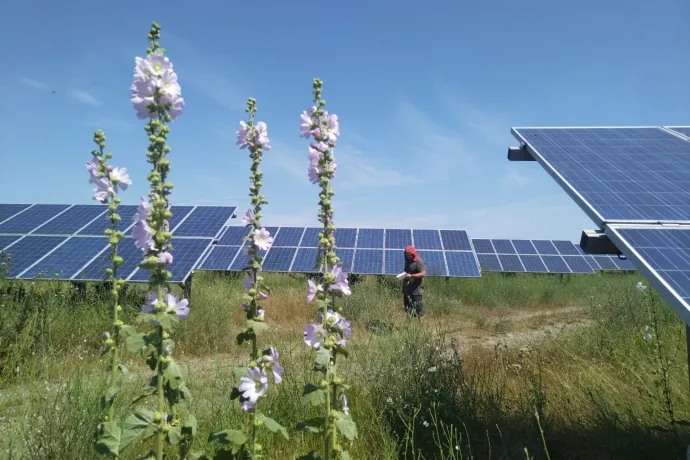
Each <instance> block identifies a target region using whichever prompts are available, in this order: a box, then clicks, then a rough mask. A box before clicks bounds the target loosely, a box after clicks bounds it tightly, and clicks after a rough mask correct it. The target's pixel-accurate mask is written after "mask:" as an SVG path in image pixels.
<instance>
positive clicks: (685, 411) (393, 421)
mask: <svg viewBox="0 0 690 460" xmlns="http://www.w3.org/2000/svg"><path fill="white" fill-rule="evenodd" d="M266 276H267V282H268V283H269V284H270V285H271V286H272V287H273V289H274V292H275V293H276V294H275V295H273V296H271V298H270V299H268V300H267V301H266V304H267V305H266V307H267V308H266V311H267V316H273V318H267V320H268V321H270V322H271V323H274V324H279V325H280V326H278V327H277V328H274V330H272V331H271V332H269V334H271V335H272V336H271V337H268V338H267V340H269V341H270V342H271V343H275V344H276V345H277V346H279V347H280V350H281V360H282V361H283V363H284V366H285V374H284V381H283V384H281V387H280V388H279V389H277V391H276V392H275V393H274V394H271V395H270V396H268V397H267V398H266V401H265V403H264V407H263V410H264V411H265V413H266V414H267V415H269V416H271V417H273V418H275V419H277V420H298V419H300V418H302V417H305V416H306V415H307V414H306V413H305V411H306V408H305V407H303V406H302V405H301V404H299V401H298V400H299V397H300V396H301V391H302V388H303V386H304V384H305V383H307V381H308V379H310V378H311V376H310V374H311V372H310V370H311V365H312V359H311V357H310V355H309V353H308V350H305V349H304V348H305V347H304V346H303V343H302V326H303V325H304V324H305V323H306V322H307V321H308V320H309V319H310V318H311V314H312V309H311V308H309V307H308V306H306V305H305V304H304V295H305V287H304V286H305V285H306V283H305V278H304V277H303V276H301V275H277V274H267V275H266ZM639 280H641V278H640V277H639V276H638V275H627V274H625V275H624V274H598V275H596V276H564V277H562V278H559V277H553V276H539V275H522V276H520V275H516V276H505V275H492V274H489V275H485V276H484V277H483V278H481V279H476V280H474V279H472V280H446V279H441V278H438V279H436V278H428V279H427V280H426V281H425V284H426V286H427V288H426V291H425V306H427V311H428V321H427V322H425V323H424V326H420V325H419V324H418V322H416V321H410V320H408V319H407V318H406V317H405V315H404V314H403V313H402V299H401V294H400V285H399V283H396V282H394V281H393V280H391V279H390V278H384V277H361V278H359V277H356V278H354V279H353V280H352V283H351V284H357V286H356V288H355V289H353V294H352V295H351V296H350V297H348V298H346V299H343V308H344V315H345V316H347V317H348V318H352V320H353V328H355V329H356V334H357V336H358V340H357V341H355V342H353V343H352V344H351V346H352V349H351V353H352V354H353V355H354V356H353V359H350V360H347V361H346V362H343V363H342V367H341V370H340V371H339V372H341V373H342V374H343V375H345V376H346V377H347V380H348V381H350V382H352V388H351V390H350V393H351V394H352V397H351V398H350V400H351V407H350V410H351V411H352V414H353V417H354V418H356V419H357V420H358V428H359V430H358V431H359V433H360V437H359V438H358V440H357V442H356V443H354V444H353V445H351V446H346V448H347V449H348V450H349V451H350V453H351V455H352V456H353V458H359V459H414V460H422V459H453V460H455V459H461V458H462V459H489V458H490V459H509V458H510V459H524V458H526V454H525V449H526V450H527V452H528V454H527V455H528V456H529V458H534V459H546V458H549V457H547V451H546V448H545V446H546V447H548V455H550V458H551V459H604V458H606V459H610V458H614V459H618V458H620V459H651V458H655V459H675V458H681V455H682V454H683V450H684V449H683V445H684V444H687V443H688V441H689V440H690V434H689V433H688V431H687V429H686V428H685V427H686V425H687V422H685V421H686V420H688V419H690V415H689V411H690V404H688V400H687V389H688V388H687V386H688V384H687V364H686V352H685V336H684V325H683V323H682V321H681V320H680V319H679V318H678V317H677V316H676V315H675V314H674V313H673V312H672V311H671V310H670V309H669V308H668V307H667V306H666V305H664V304H663V303H662V302H661V301H660V300H659V299H658V297H657V296H656V295H655V294H654V293H652V301H653V302H654V305H656V307H655V308H656V311H657V327H658V328H659V333H660V334H661V335H662V336H663V337H664V340H663V353H664V356H665V359H666V362H667V363H668V366H667V367H668V369H667V374H668V379H666V381H667V384H665V386H666V388H661V387H660V384H659V382H660V379H659V378H658V375H657V374H655V372H656V371H657V368H658V366H657V361H656V360H655V357H654V356H651V355H650V347H649V346H648V344H647V343H646V342H645V340H644V331H645V326H646V325H648V324H647V323H648V317H649V315H648V306H647V305H645V303H644V302H643V298H642V296H641V295H640V294H639V293H637V292H636V291H635V284H636V283H637V281H639ZM143 289H144V287H141V288H139V287H137V286H131V285H128V286H127V290H126V291H125V292H123V293H122V306H123V315H124V318H123V320H124V321H125V322H127V321H129V320H131V319H133V317H134V316H135V315H136V314H137V312H138V310H139V308H140V305H141V304H142V303H144V301H145V294H146V293H145V291H144V290H143ZM242 292H243V288H242V283H241V277H240V276H238V275H233V274H229V275H228V274H221V273H199V274H197V275H195V279H194V283H193V290H192V294H191V305H192V307H193V308H192V310H191V311H192V313H191V314H190V316H189V318H188V320H187V321H185V322H184V324H182V325H181V327H180V330H179V334H178V336H177V342H178V346H177V347H176V350H175V352H176V357H175V359H176V360H177V361H178V362H179V363H180V365H183V366H186V367H188V368H189V369H190V370H191V371H192V372H190V373H189V375H191V376H192V379H191V381H190V387H191V388H190V389H191V391H192V393H193V394H194V399H193V400H192V402H191V406H192V407H190V409H191V410H192V411H193V412H194V413H195V414H196V415H197V418H198V419H199V421H200V425H199V436H200V437H201V438H204V437H206V436H208V434H209V433H210V432H212V431H215V430H218V429H221V428H222V427H227V426H230V425H240V424H241V423H242V414H241V413H240V411H239V408H238V407H237V404H236V402H235V403H233V402H231V401H230V399H229V393H230V390H231V388H232V386H233V380H232V368H233V367H234V366H236V365H239V364H241V360H242V357H243V354H242V351H241V350H240V349H239V347H238V346H237V345H236V344H235V342H234V337H235V335H236V333H237V332H238V330H239V328H240V327H241V325H242V318H241V312H240V311H239V310H238V309H237V308H234V306H235V305H237V304H238V302H239V301H240V297H241V295H242ZM107 293H108V290H107V287H102V286H99V285H97V284H93V285H88V286H87V287H86V289H85V290H84V289H75V288H74V287H73V286H71V285H70V284H69V283H60V282H52V281H46V282H35V283H32V282H19V281H11V280H0V366H1V367H0V376H1V378H2V380H1V381H0V458H10V459H24V458H27V459H91V458H96V455H95V454H94V451H93V438H91V437H90V436H89V433H90V430H91V429H92V427H95V425H96V424H97V423H98V420H100V418H101V417H102V414H101V413H100V410H99V406H98V404H97V401H98V398H99V395H100V394H101V392H102V390H103V389H104V388H105V385H107V381H106V379H105V377H104V375H103V373H102V372H100V370H101V369H102V367H103V366H104V365H105V364H106V363H105V362H104V361H101V358H100V356H99V351H100V346H101V337H100V334H99V333H98V331H101V330H103V329H104V328H105V327H106V326H107V325H108V322H109V319H108V318H109V316H108V313H109V307H108V295H107ZM540 315H551V316H549V317H548V318H547V319H543V318H542V319H540V318H541V316H540ZM553 315H556V316H553ZM558 315H561V316H558ZM552 317H554V318H557V321H556V320H554V321H556V322H568V321H572V320H574V319H579V320H586V321H587V322H583V323H582V325H581V326H579V327H577V328H573V330H571V331H570V332H566V333H562V334H558V335H557V336H556V337H554V338H551V339H544V338H541V337H542V336H539V337H540V338H539V340H536V339H534V337H532V336H530V335H529V334H530V333H531V332H534V330H539V328H542V327H543V326H544V325H545V324H546V323H547V322H548V321H551V319H549V318H552ZM482 318H483V321H482ZM554 321H551V322H552V323H553V322H554ZM549 324H551V323H549ZM488 325H492V326H491V327H488ZM520 334H523V335H520ZM510 335H512V336H514V340H513V341H512V342H511V341H508V340H504V341H501V340H502V339H503V338H506V337H508V336H510ZM535 337H536V336H535ZM499 339H501V340H499ZM122 358H123V360H124V361H125V364H127V366H128V367H129V369H130V373H129V374H128V375H127V376H125V382H124V383H123V390H122V396H121V398H119V402H118V405H117V407H116V411H117V412H118V414H119V415H120V416H121V415H123V414H125V413H126V412H127V404H128V403H129V401H131V399H132V397H134V395H135V394H136V393H137V389H138V388H140V387H141V386H142V385H144V384H145V383H146V378H147V376H148V374H147V373H146V372H145V371H144V369H143V368H142V367H141V365H140V363H138V360H136V359H134V358H133V357H131V356H130V355H128V354H127V353H124V355H123V357H122ZM666 394H667V395H670V398H671V400H672V402H673V408H674V411H673V414H674V418H675V421H674V422H673V423H672V421H671V420H669V417H668V411H667V409H666V407H667V404H666V402H665V400H666V396H665V395H666ZM537 415H538V417H537ZM672 425H673V426H672ZM674 426H675V427H676V428H677V434H676V431H675V430H674ZM542 430H543V436H542ZM315 441H316V440H315V439H311V438H310V437H307V436H305V435H303V434H301V433H299V432H291V436H290V441H286V440H285V439H284V438H283V437H282V436H280V435H267V436H266V438H265V439H264V440H263V442H262V444H263V445H264V448H265V450H264V451H265V452H268V453H270V455H271V458H274V459H290V458H295V457H296V456H297V454H298V453H303V452H305V451H308V450H309V449H311V448H316V447H318V446H317V445H315V444H314V443H315ZM209 448H210V447H209ZM143 453H144V449H143V446H133V448H132V449H131V451H130V452H127V454H126V455H125V456H123V457H122V458H123V459H134V458H137V456H138V455H141V454H143ZM170 454H173V452H170Z"/></svg>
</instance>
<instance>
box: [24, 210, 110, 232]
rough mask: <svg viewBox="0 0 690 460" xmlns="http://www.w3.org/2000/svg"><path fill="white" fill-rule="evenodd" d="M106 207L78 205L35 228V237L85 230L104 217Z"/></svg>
mask: <svg viewBox="0 0 690 460" xmlns="http://www.w3.org/2000/svg"><path fill="white" fill-rule="evenodd" d="M107 210H108V209H107V207H106V206H94V205H89V204H76V205H74V206H72V207H71V208H69V209H68V210H66V211H65V212H63V213H62V214H60V215H59V216H57V217H55V218H54V219H51V220H49V221H48V222H46V223H44V224H43V225H41V226H39V227H38V228H35V229H34V230H33V231H32V232H31V233H32V234H34V235H72V234H74V233H76V232H77V231H78V230H80V229H82V228H85V227H86V226H87V225H89V224H90V223H91V222H92V221H95V220H96V219H98V217H99V216H101V215H104V214H105V213H106V211H107Z"/></svg>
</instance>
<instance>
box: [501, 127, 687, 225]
mask: <svg viewBox="0 0 690 460" xmlns="http://www.w3.org/2000/svg"><path fill="white" fill-rule="evenodd" d="M513 134H514V135H515V137H516V138H517V139H518V140H520V141H523V142H525V143H527V145H528V149H529V150H530V153H531V154H532V156H533V157H534V158H535V159H536V160H537V161H539V162H540V163H541V164H542V166H543V167H544V168H545V169H546V170H547V171H548V172H549V174H551V176H552V177H553V178H554V179H555V180H556V181H557V182H558V183H559V185H560V186H561V187H562V188H563V189H564V190H566V191H569V193H570V195H571V197H572V198H573V199H574V200H576V202H577V203H578V205H579V206H580V207H582V209H583V210H585V211H586V212H587V213H588V215H589V216H590V218H592V219H593V220H594V221H595V222H596V223H597V224H599V225H601V224H603V223H604V222H605V221H612V220H624V221H654V222H659V221H676V220H685V221H687V220H690V189H689V188H688V185H687V184H688V183H690V142H688V141H687V140H685V139H682V138H680V137H678V136H675V135H673V134H670V133H668V132H666V131H664V130H662V129H660V128H656V127H651V128H525V129H522V128H519V129H513Z"/></svg>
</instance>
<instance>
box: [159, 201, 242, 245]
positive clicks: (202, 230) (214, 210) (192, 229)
mask: <svg viewBox="0 0 690 460" xmlns="http://www.w3.org/2000/svg"><path fill="white" fill-rule="evenodd" d="M235 209H237V208H235V207H234V206H197V207H196V208H194V211H192V213H191V214H189V215H188V216H187V218H186V219H185V220H184V222H182V223H181V224H180V226H179V227H178V228H176V229H175V236H178V237H179V236H196V237H203V236H206V237H211V238H214V237H216V236H217V235H218V232H219V231H220V230H221V229H222V228H223V226H224V225H225V223H226V222H227V221H228V219H230V217H232V214H233V213H234V212H235ZM174 211H175V210H174V209H173V212H174ZM173 216H174V214H173Z"/></svg>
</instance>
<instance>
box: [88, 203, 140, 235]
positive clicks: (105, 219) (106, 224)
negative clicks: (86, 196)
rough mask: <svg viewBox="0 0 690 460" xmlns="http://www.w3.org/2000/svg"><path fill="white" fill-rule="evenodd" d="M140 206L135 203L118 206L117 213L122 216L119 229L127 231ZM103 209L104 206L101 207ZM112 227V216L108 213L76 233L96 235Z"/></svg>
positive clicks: (118, 225)
mask: <svg viewBox="0 0 690 460" xmlns="http://www.w3.org/2000/svg"><path fill="white" fill-rule="evenodd" d="M137 208H138V206H134V205H120V206H118V207H117V214H118V215H119V216H120V221H119V222H118V223H117V229H118V230H119V231H121V232H123V233H124V232H125V230H127V229H128V228H129V227H131V226H132V225H133V224H134V216H135V215H136V213H137ZM101 209H103V208H101ZM107 228H110V218H109V216H108V213H107V212H106V214H104V215H103V216H101V217H98V218H97V219H96V220H94V221H93V222H91V223H90V224H89V225H87V226H86V227H85V228H83V229H81V230H79V231H78V232H77V233H76V235H96V236H101V235H103V234H104V233H105V230H106V229H107Z"/></svg>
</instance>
